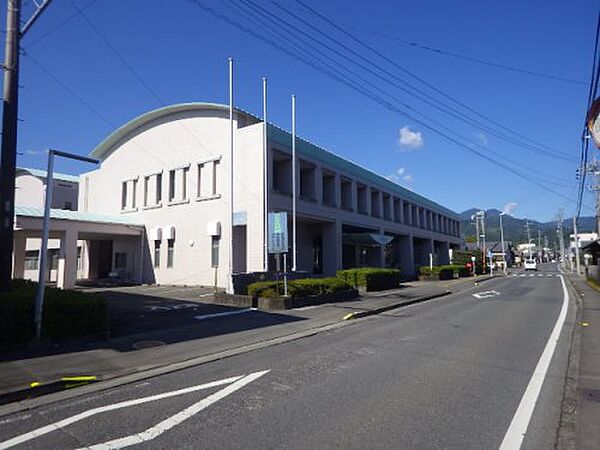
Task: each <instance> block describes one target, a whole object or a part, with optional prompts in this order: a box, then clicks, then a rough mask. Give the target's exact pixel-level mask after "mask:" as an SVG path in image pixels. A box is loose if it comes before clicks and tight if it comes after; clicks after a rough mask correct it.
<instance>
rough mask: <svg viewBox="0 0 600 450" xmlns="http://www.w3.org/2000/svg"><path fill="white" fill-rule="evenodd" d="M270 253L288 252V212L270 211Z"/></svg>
mask: <svg viewBox="0 0 600 450" xmlns="http://www.w3.org/2000/svg"><path fill="white" fill-rule="evenodd" d="M268 223H269V239H268V250H269V253H287V251H288V227H287V213H285V212H280V213H269V220H268Z"/></svg>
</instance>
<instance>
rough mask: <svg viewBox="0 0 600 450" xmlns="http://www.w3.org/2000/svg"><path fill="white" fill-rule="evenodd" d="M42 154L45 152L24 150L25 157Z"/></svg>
mask: <svg viewBox="0 0 600 450" xmlns="http://www.w3.org/2000/svg"><path fill="white" fill-rule="evenodd" d="M44 153H46V151H45V150H25V154H26V155H32V156H36V155H43V154H44Z"/></svg>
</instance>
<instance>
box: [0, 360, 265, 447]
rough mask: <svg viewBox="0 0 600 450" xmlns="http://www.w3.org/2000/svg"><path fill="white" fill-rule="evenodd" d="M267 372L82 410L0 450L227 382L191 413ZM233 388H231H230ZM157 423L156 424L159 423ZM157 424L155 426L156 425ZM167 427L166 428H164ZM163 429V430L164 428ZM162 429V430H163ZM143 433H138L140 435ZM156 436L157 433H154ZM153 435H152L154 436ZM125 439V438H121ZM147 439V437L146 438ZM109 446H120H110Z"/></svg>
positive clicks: (20, 437)
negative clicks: (109, 414) (119, 411)
mask: <svg viewBox="0 0 600 450" xmlns="http://www.w3.org/2000/svg"><path fill="white" fill-rule="evenodd" d="M267 372H269V370H265V371H262V372H254V373H251V374H249V375H246V376H244V375H240V376H237V377H231V378H225V379H223V380H219V381H213V382H210V383H205V384H199V385H196V386H191V387H188V388H184V389H179V390H176V391H170V392H164V393H162V394H157V395H151V396H148V397H142V398H136V399H133V400H127V401H124V402H120V403H114V404H112V405H106V406H100V407H98V408H92V409H88V410H87V411H84V412H82V413H79V414H76V415H74V416H71V417H67V418H66V419H63V420H60V421H58V422H55V423H52V424H50V425H46V426H44V427H41V428H38V429H36V430H33V431H30V432H28V433H25V434H21V435H19V436H15V437H14V438H12V439H9V440H8V441H4V442H0V450H3V449H6V448H10V447H14V446H15V445H18V444H22V443H23V442H27V441H30V440H32V439H34V438H37V437H40V436H43V435H44V434H48V433H50V432H51V431H57V430H60V429H61V428H64V427H66V426H68V425H71V424H73V423H76V422H79V421H81V420H83V419H87V418H89V417H92V416H95V415H97V414H100V413H104V412H107V411H114V410H116V409H122V408H127V407H129V406H136V405H141V404H144V403H149V402H153V401H156V400H162V399H165V398H170V397H175V396H177V395H183V394H188V393H190V392H196V391H200V390H203V389H210V388H213V387H217V386H222V385H224V384H229V386H227V387H226V388H225V389H222V390H220V391H218V392H216V393H215V394H213V395H211V396H209V397H207V398H205V399H203V400H202V401H200V402H198V403H196V404H194V405H192V406H191V407H190V408H193V407H196V408H197V407H198V405H199V404H200V403H202V402H207V401H209V403H205V404H202V405H200V406H201V408H200V409H198V410H197V411H195V412H194V413H193V414H195V413H197V412H198V411H200V410H202V409H204V408H206V407H207V406H209V405H211V404H212V403H214V402H216V401H217V400H220V399H222V398H223V397H226V396H227V395H229V394H231V393H233V392H235V391H237V390H238V389H240V388H241V387H243V386H245V385H246V384H248V383H250V382H252V381H254V380H256V379H257V378H259V377H262V376H263V375H264V374H266V373H267ZM232 388H233V389H232ZM190 408H187V409H186V410H184V411H182V412H181V413H178V414H176V415H175V416H173V417H171V418H169V419H167V421H169V420H172V419H174V418H175V417H177V416H179V414H182V413H184V412H185V411H188V410H189V409H190ZM188 417H190V416H187V417H185V418H184V419H183V420H185V419H186V418H188ZM183 420H180V421H179V422H178V423H181V422H182V421H183ZM162 423H163V422H161V424H162ZM161 424H158V425H161ZM158 425H157V426H158ZM175 425H177V423H175V424H173V425H172V426H171V427H169V428H172V427H173V426H175ZM154 428H156V427H153V428H150V429H149V430H152V429H154ZM166 429H168V428H166ZM166 429H165V430H166ZM149 430H146V431H145V432H144V433H146V432H148V431H149ZM163 431H164V430H163ZM163 431H161V433H162V432H163ZM161 433H159V434H161ZM141 434H143V433H140V435H141ZM134 436H137V435H134ZM156 436H158V434H157V435H156ZM156 436H154V437H156ZM123 439H126V438H123ZM146 440H148V439H146ZM139 442H140V441H138V440H136V443H139ZM99 445H104V444H99ZM128 445H132V444H128ZM97 448H109V447H97ZM110 448H122V447H110Z"/></svg>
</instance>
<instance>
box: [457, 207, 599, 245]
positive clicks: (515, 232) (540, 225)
mask: <svg viewBox="0 0 600 450" xmlns="http://www.w3.org/2000/svg"><path fill="white" fill-rule="evenodd" d="M477 211H480V210H479V209H477V208H471V209H468V210H466V211H463V212H462V213H460V214H459V217H460V229H461V235H462V237H463V238H465V239H467V238H469V237H471V238H475V237H476V231H475V225H474V223H473V221H472V220H471V216H472V215H473V214H475V213H476V212H477ZM500 213H501V211H499V210H497V209H488V210H487V211H486V212H485V234H486V239H487V240H488V241H499V240H500V218H499V216H500ZM502 223H503V226H504V240H506V241H512V242H514V243H519V242H527V230H526V228H525V224H526V219H520V218H518V217H514V216H511V215H506V216H504V217H503V219H502ZM556 226H557V224H556V221H551V222H538V221H536V220H531V219H529V229H530V231H531V239H532V240H533V241H535V242H537V238H538V230H540V231H541V236H542V240H543V239H544V236H546V237H547V238H548V242H549V244H550V245H553V244H554V242H555V240H556ZM563 230H564V234H565V239H568V235H569V234H571V233H573V219H572V218H565V219H563ZM577 231H578V232H579V233H587V232H592V231H596V218H595V217H590V216H586V217H583V216H582V217H579V220H578V221H577Z"/></svg>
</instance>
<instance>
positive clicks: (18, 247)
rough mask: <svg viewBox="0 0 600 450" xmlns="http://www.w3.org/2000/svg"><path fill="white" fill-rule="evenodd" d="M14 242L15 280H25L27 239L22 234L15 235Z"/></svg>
mask: <svg viewBox="0 0 600 450" xmlns="http://www.w3.org/2000/svg"><path fill="white" fill-rule="evenodd" d="M13 242H14V243H13V245H14V249H13V278H23V277H24V276H25V249H26V247H27V237H26V236H25V235H24V234H22V233H15V234H14V240H13Z"/></svg>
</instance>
